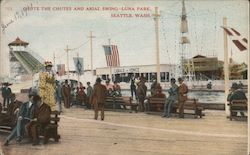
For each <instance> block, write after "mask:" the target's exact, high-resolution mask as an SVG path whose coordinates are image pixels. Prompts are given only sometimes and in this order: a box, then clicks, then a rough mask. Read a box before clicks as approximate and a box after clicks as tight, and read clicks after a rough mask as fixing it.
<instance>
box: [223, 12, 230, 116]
mask: <svg viewBox="0 0 250 155" xmlns="http://www.w3.org/2000/svg"><path fill="white" fill-rule="evenodd" d="M223 27H227V18H226V17H224V18H223ZM223 33H224V80H225V85H224V87H225V112H226V115H227V116H229V106H228V105H227V96H228V94H229V87H228V85H229V63H228V42H227V33H226V31H223Z"/></svg>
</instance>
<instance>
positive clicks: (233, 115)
mask: <svg viewBox="0 0 250 155" xmlns="http://www.w3.org/2000/svg"><path fill="white" fill-rule="evenodd" d="M228 105H229V110H230V116H229V118H230V120H232V119H237V118H240V117H247V116H237V112H241V113H244V112H247V100H233V101H231V102H229V104H228Z"/></svg>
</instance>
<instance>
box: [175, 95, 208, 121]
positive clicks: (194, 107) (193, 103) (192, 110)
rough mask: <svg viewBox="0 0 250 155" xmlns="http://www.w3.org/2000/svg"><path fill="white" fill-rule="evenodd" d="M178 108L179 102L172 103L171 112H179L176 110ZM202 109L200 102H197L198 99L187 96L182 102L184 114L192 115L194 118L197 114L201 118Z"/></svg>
mask: <svg viewBox="0 0 250 155" xmlns="http://www.w3.org/2000/svg"><path fill="white" fill-rule="evenodd" d="M178 108H179V104H178V103H177V104H174V106H173V113H177V114H179V112H177V110H178ZM185 110H189V112H188V113H187V112H185ZM203 110H204V108H203V107H202V106H201V104H199V102H198V99H195V98H188V99H187V100H186V101H185V103H184V114H190V115H194V118H197V117H198V116H199V117H200V118H202V116H204V114H203V113H202V111H203Z"/></svg>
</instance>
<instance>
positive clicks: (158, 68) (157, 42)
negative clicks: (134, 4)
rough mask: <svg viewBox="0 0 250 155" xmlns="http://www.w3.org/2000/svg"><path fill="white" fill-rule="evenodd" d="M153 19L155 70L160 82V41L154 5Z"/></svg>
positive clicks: (156, 11)
mask: <svg viewBox="0 0 250 155" xmlns="http://www.w3.org/2000/svg"><path fill="white" fill-rule="evenodd" d="M153 16H154V20H155V39H156V44H155V47H156V72H157V82H158V83H160V82H161V79H160V43H159V17H160V14H159V13H158V7H155V13H154V14H153Z"/></svg>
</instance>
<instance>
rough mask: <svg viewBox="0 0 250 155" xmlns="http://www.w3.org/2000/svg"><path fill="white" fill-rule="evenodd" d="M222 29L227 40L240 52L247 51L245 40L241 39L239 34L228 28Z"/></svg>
mask: <svg viewBox="0 0 250 155" xmlns="http://www.w3.org/2000/svg"><path fill="white" fill-rule="evenodd" d="M222 28H223V29H224V31H225V32H226V33H227V35H228V36H229V38H230V39H231V40H232V42H233V43H234V44H235V46H236V47H237V48H238V49H239V50H240V51H244V50H247V39H246V38H243V37H242V36H241V34H240V33H239V32H238V31H236V30H235V29H234V28H230V27H222Z"/></svg>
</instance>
